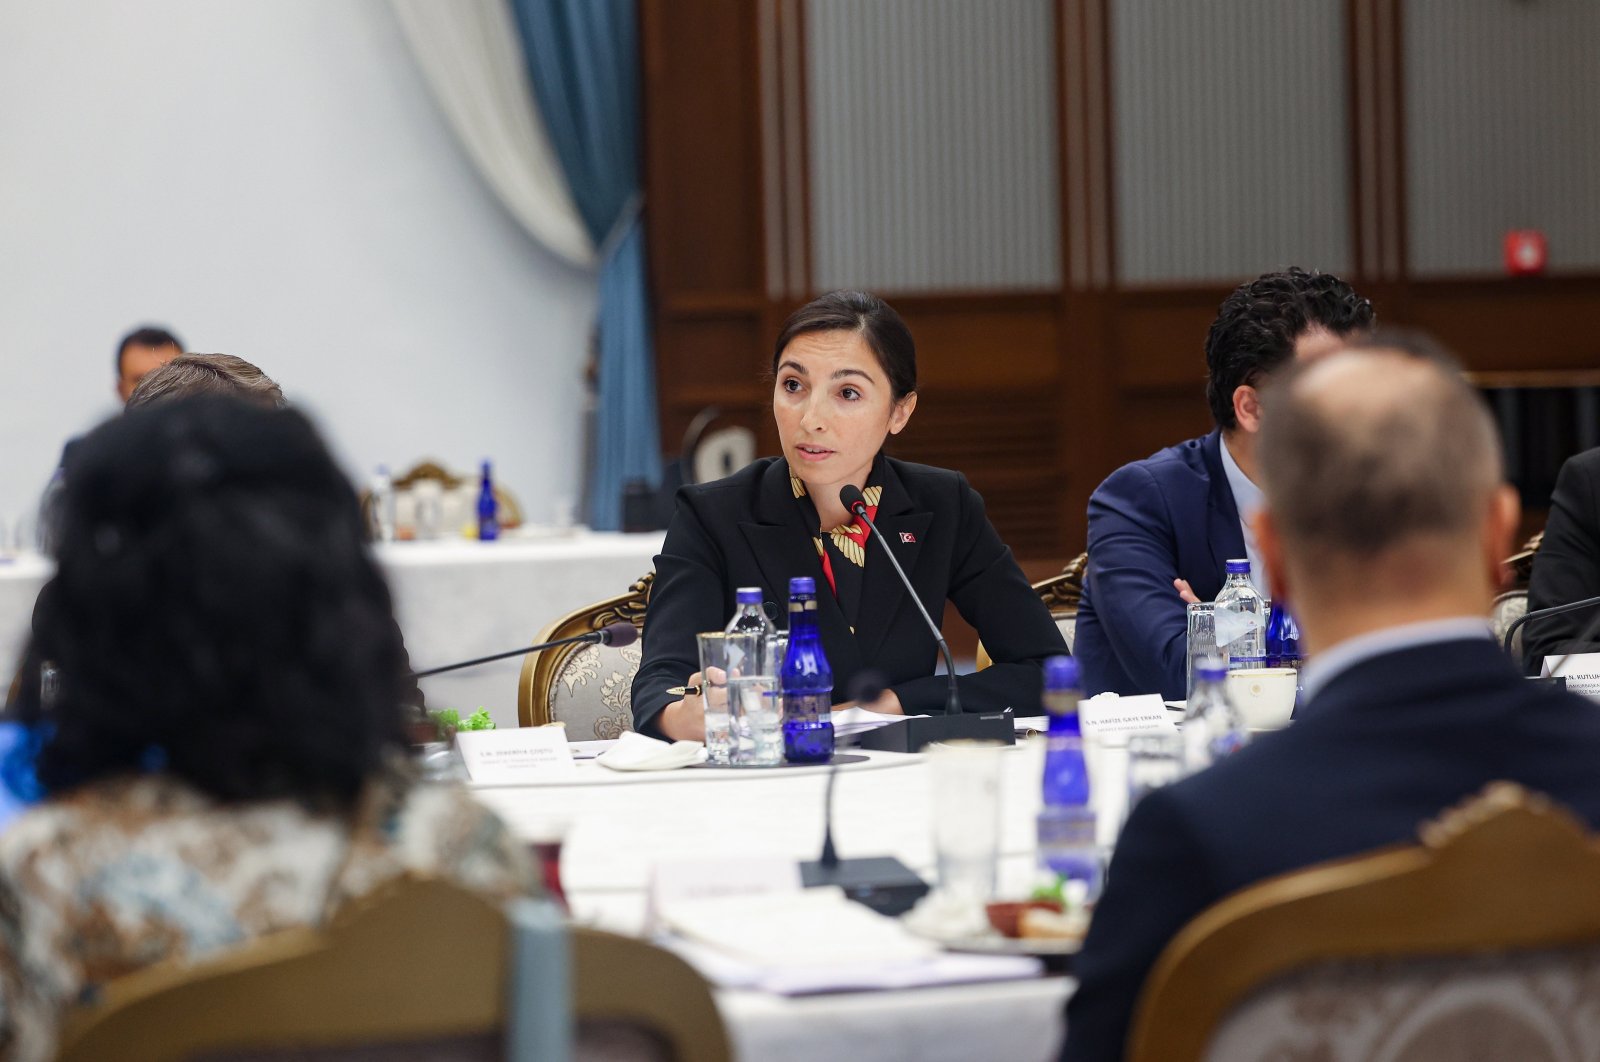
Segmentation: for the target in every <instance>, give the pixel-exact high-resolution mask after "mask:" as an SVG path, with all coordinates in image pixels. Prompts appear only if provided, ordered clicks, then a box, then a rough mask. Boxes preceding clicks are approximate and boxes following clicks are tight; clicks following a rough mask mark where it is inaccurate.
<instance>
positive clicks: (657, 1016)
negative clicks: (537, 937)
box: [572, 927, 732, 1062]
mask: <svg viewBox="0 0 1600 1062" xmlns="http://www.w3.org/2000/svg"><path fill="white" fill-rule="evenodd" d="M572 963H573V970H572V1001H573V1007H574V1008H575V1009H576V1011H577V1016H578V1021H579V1022H580V1023H582V1022H585V1021H616V1022H623V1023H626V1024H628V1025H632V1026H637V1027H640V1028H643V1029H647V1030H649V1031H650V1032H652V1033H655V1034H656V1035H658V1036H660V1037H662V1039H664V1040H665V1041H666V1043H667V1046H668V1049H669V1050H670V1052H671V1055H672V1058H673V1059H675V1060H676V1062H728V1059H730V1058H731V1057H732V1049H731V1048H730V1047H729V1044H728V1034H727V1031H726V1029H725V1028H724V1027H723V1024H722V1015H721V1014H720V1013H718V1011H717V1004H716V1000H715V998H714V997H713V996H712V994H711V986H710V985H709V984H707V983H706V980H705V978H703V977H701V976H700V974H699V972H698V971H697V970H695V968H694V967H692V966H690V965H689V964H688V963H686V962H684V961H683V960H682V959H680V958H679V957H678V956H676V955H674V954H673V953H672V952H670V951H667V950H665V949H663V948H658V947H656V946H655V945H654V944H650V943H647V942H646V941H643V940H636V939H634V938H633V937H623V936H618V935H616V934H615V933H606V932H604V931H602V930H598V929H587V928H583V927H575V928H574V929H573V930H572Z"/></svg>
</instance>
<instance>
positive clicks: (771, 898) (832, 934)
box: [658, 888, 939, 967]
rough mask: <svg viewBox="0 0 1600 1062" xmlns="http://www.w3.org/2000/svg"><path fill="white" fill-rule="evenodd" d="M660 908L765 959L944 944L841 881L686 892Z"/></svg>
mask: <svg viewBox="0 0 1600 1062" xmlns="http://www.w3.org/2000/svg"><path fill="white" fill-rule="evenodd" d="M658 914H659V915H660V917H661V920H662V922H663V923H665V924H666V925H667V926H668V927H670V928H671V929H673V930H674V931H676V932H678V933H681V934H682V935H683V936H685V937H688V938H689V939H691V940H698V941H700V942H701V943H703V944H709V945H711V946H713V947H715V948H717V949H718V950H720V951H723V952H726V953H727V954H729V955H732V956H734V957H735V958H738V959H743V960H745V961H746V962H752V963H755V964H757V965H760V966H768V967H772V966H816V965H830V966H831V965H837V964H844V963H865V962H895V961H906V960H923V959H927V958H929V957H931V956H932V955H934V954H936V953H937V952H938V950H939V948H938V946H937V945H936V944H933V943H932V942H930V941H926V940H923V939H921V938H919V937H913V936H912V935H911V934H910V933H907V932H906V931H905V929H904V928H902V927H901V925H900V923H899V922H897V921H895V920H894V919H892V918H886V917H884V916H883V915H881V914H878V913H877V912H876V911H872V910H869V909H868V908H867V907H864V906H863V905H861V904H859V903H856V902H855V901H854V900H849V899H846V898H845V895H844V892H843V890H841V889H834V888H816V889H801V890H796V891H793V892H778V893H765V894H760V895H750V896H724V897H718V898H715V899H707V900H681V901H678V902H675V903H668V904H664V905H663V906H662V907H661V908H660V910H659V911H658Z"/></svg>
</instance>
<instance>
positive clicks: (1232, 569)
mask: <svg viewBox="0 0 1600 1062" xmlns="http://www.w3.org/2000/svg"><path fill="white" fill-rule="evenodd" d="M1228 574H1229V575H1240V574H1243V575H1249V574H1250V561H1249V559H1248V558H1246V559H1245V560H1231V561H1229V562H1228Z"/></svg>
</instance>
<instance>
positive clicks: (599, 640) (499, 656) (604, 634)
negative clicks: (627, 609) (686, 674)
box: [412, 621, 639, 678]
mask: <svg viewBox="0 0 1600 1062" xmlns="http://www.w3.org/2000/svg"><path fill="white" fill-rule="evenodd" d="M638 638H639V632H638V630H637V629H635V627H634V625H633V624H631V623H628V622H626V621H618V622H616V623H608V624H606V625H605V626H604V627H601V628H600V629H599V630H597V631H586V632H584V633H583V634H574V635H573V636H572V637H570V638H557V639H556V640H555V641H553V642H542V643H540V644H539V645H529V646H525V647H524V648H521V649H510V650H507V651H506V652H504V653H495V654H494V655H493V656H480V657H478V658H477V659H476V660H463V661H461V663H459V664H446V665H445V666H444V667H430V668H429V669H428V670H426V671H415V672H412V676H413V677H414V678H427V677H428V676H429V675H442V674H444V673H445V672H446V671H460V670H461V669H462V668H466V667H476V666H477V665H479V664H487V663H489V662H490V661H492V660H504V659H506V658H507V657H512V656H526V655H527V654H528V653H536V652H538V651H539V650H541V649H554V648H555V647H556V646H558V645H572V644H574V643H577V642H592V643H593V644H595V645H612V646H616V647H618V648H621V647H622V646H624V645H632V644H633V643H634V642H635V641H637V640H638Z"/></svg>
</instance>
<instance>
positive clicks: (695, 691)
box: [667, 686, 700, 697]
mask: <svg viewBox="0 0 1600 1062" xmlns="http://www.w3.org/2000/svg"><path fill="white" fill-rule="evenodd" d="M667 694H668V696H671V697H698V696H700V687H699V686H674V687H672V688H671V689H669V690H668V691H667Z"/></svg>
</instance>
